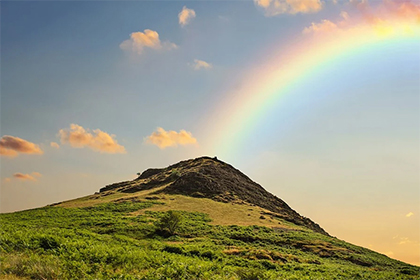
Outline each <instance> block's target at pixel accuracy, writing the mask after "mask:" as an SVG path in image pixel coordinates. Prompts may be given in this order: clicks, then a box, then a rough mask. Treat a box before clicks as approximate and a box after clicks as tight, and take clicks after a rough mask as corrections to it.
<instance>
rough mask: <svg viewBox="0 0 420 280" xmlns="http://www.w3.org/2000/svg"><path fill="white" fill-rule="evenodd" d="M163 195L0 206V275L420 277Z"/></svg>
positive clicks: (307, 234)
mask: <svg viewBox="0 0 420 280" xmlns="http://www.w3.org/2000/svg"><path fill="white" fill-rule="evenodd" d="M164 203H165V201H162V200H160V199H158V198H156V199H153V198H151V199H150V198H149V199H142V200H139V199H137V200H121V201H119V202H118V201H117V202H112V203H102V204H96V205H92V206H88V207H78V208H63V207H51V206H49V207H44V208H39V209H33V210H28V211H22V212H17V213H10V214H1V215H0V224H1V229H0V279H127V280H128V279H151V280H153V279H232V280H233V279H244V280H251V279H260V280H261V279H276V280H277V279H288V280H292V279H296V280H298V279H299V280H300V279H324V280H328V279H343V280H344V279H346V280H348V279H384V280H385V279H387V280H388V279H420V277H419V268H418V267H416V266H411V265H408V264H405V263H403V262H399V261H396V260H392V259H390V258H388V257H386V256H384V255H381V254H378V253H375V252H373V251H370V250H368V249H365V248H361V247H358V246H354V245H351V244H349V243H346V242H344V241H341V240H338V239H336V238H332V237H329V236H326V235H323V234H320V233H315V232H312V231H308V230H306V231H304V230H299V229H298V228H296V229H294V230H286V229H285V228H275V227H274V228H270V227H266V226H257V225H254V226H236V225H217V224H214V223H212V221H211V219H210V218H209V215H208V214H205V213H200V212H188V211H175V210H174V211H153V209H155V208H156V209H159V207H160V206H162V205H164ZM275 219H277V220H278V222H279V223H281V224H283V223H285V224H287V222H285V221H282V220H281V219H280V218H275Z"/></svg>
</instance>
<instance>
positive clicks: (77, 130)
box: [58, 124, 126, 154]
mask: <svg viewBox="0 0 420 280" xmlns="http://www.w3.org/2000/svg"><path fill="white" fill-rule="evenodd" d="M58 136H59V137H60V140H61V144H69V145H70V146H71V147H73V148H85V147H88V148H90V149H92V150H94V151H97V152H100V153H109V154H117V153H118V154H123V153H126V150H125V148H124V146H121V145H119V144H118V142H117V140H115V135H113V134H111V135H110V134H108V133H106V132H103V131H102V130H100V129H95V130H93V131H92V132H91V131H90V130H89V129H84V128H83V127H82V126H80V125H77V124H71V125H70V129H68V128H67V129H60V131H59V132H58Z"/></svg>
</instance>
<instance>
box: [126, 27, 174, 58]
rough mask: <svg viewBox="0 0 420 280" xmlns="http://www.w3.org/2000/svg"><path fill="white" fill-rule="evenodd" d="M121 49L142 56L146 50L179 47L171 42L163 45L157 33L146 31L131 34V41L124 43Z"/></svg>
mask: <svg viewBox="0 0 420 280" xmlns="http://www.w3.org/2000/svg"><path fill="white" fill-rule="evenodd" d="M120 48H121V49H122V50H124V51H129V52H132V53H136V54H142V53H143V51H144V49H145V48H149V49H154V50H159V49H163V50H171V49H175V48H177V45H175V44H174V43H170V42H164V43H162V42H161V41H160V39H159V34H158V33H157V32H156V31H154V30H150V29H145V30H144V32H140V31H139V32H133V33H131V34H130V39H128V40H125V41H124V42H122V43H121V44H120Z"/></svg>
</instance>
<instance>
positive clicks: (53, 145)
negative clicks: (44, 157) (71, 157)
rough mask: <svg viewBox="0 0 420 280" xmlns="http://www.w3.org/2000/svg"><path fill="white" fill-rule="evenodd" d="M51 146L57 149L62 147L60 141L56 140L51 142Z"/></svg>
mask: <svg viewBox="0 0 420 280" xmlns="http://www.w3.org/2000/svg"><path fill="white" fill-rule="evenodd" d="M50 146H51V147H53V148H56V149H59V148H60V145H58V143H56V142H51V143H50Z"/></svg>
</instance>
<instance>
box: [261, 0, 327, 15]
mask: <svg viewBox="0 0 420 280" xmlns="http://www.w3.org/2000/svg"><path fill="white" fill-rule="evenodd" d="M254 3H255V4H256V5H257V6H259V7H261V8H263V9H264V11H265V15H266V16H268V17H271V16H276V15H280V14H297V13H302V14H306V13H316V12H318V11H320V10H321V9H322V7H323V2H322V1H321V0H254Z"/></svg>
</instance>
